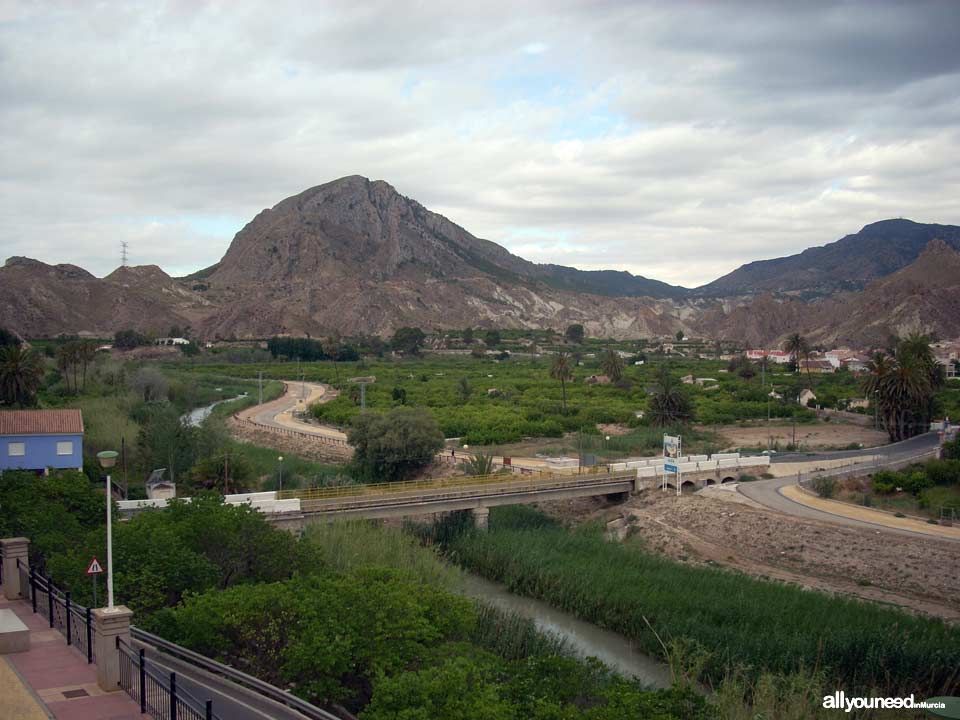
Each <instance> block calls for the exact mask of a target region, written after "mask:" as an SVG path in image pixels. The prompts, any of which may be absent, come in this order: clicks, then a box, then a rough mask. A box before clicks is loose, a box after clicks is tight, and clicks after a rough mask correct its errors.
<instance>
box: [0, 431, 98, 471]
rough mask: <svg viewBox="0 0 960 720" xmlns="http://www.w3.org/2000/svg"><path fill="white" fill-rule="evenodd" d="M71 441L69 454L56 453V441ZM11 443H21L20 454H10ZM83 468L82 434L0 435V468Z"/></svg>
mask: <svg viewBox="0 0 960 720" xmlns="http://www.w3.org/2000/svg"><path fill="white" fill-rule="evenodd" d="M58 442H69V443H72V452H71V453H70V454H69V455H58V454H57V443H58ZM11 443H23V445H24V454H23V455H22V456H16V455H15V456H11V455H10V444H11ZM48 467H52V468H57V469H66V468H69V469H73V470H82V469H83V435H80V434H77V435H4V436H3V437H0V470H43V469H45V468H48Z"/></svg>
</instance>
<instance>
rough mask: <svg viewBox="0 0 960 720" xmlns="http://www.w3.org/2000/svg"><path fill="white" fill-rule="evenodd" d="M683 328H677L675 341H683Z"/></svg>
mask: <svg viewBox="0 0 960 720" xmlns="http://www.w3.org/2000/svg"><path fill="white" fill-rule="evenodd" d="M683 337H684V335H683V330H677V334H676V338H677V342H683Z"/></svg>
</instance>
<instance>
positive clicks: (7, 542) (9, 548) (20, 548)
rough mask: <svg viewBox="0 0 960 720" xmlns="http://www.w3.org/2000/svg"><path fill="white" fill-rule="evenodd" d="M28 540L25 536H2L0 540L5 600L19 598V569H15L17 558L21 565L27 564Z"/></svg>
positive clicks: (0, 559) (0, 560)
mask: <svg viewBox="0 0 960 720" xmlns="http://www.w3.org/2000/svg"><path fill="white" fill-rule="evenodd" d="M29 548H30V541H29V540H27V538H22V537H16V538H3V539H2V540H0V562H2V563H3V594H4V596H5V597H6V598H7V600H19V599H20V571H19V570H17V560H18V559H19V560H20V564H21V565H29V562H30V560H29V558H28V557H27V554H28V550H29Z"/></svg>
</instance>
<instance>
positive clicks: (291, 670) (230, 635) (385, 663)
mask: <svg viewBox="0 0 960 720" xmlns="http://www.w3.org/2000/svg"><path fill="white" fill-rule="evenodd" d="M472 621H473V611H472V607H471V604H470V601H469V600H467V599H466V598H462V597H459V596H456V595H452V594H450V593H448V592H446V591H444V590H441V589H439V588H437V587H436V586H433V585H427V584H421V583H418V582H416V581H413V580H411V579H410V578H408V577H406V576H404V575H403V573H401V572H399V571H396V570H388V569H385V568H359V569H357V570H354V571H352V572H350V573H348V574H346V575H342V576H338V575H313V576H309V577H300V578H296V579H293V580H287V581H284V582H278V583H271V584H261V585H247V586H238V587H232V588H230V589H228V590H225V591H221V592H208V593H206V594H203V595H199V596H193V597H188V598H187V599H186V600H185V602H184V603H183V604H182V605H181V606H180V607H177V608H174V609H171V610H168V611H166V612H164V613H162V614H160V615H159V616H157V617H156V618H155V619H154V621H153V625H152V627H153V629H154V630H158V631H160V632H161V634H162V635H163V636H164V637H166V638H168V639H170V640H173V641H174V642H177V643H180V644H183V645H186V646H187V647H189V648H191V649H193V650H195V651H197V652H200V653H203V654H205V655H207V656H209V657H213V658H218V659H220V660H223V661H225V662H227V663H229V664H230V665H232V666H233V667H236V668H238V669H240V670H244V671H246V672H252V673H254V674H256V675H258V676H259V677H260V678H262V679H264V680H266V681H268V682H272V683H274V684H277V685H281V686H285V685H293V686H295V687H296V692H297V694H298V695H301V696H303V697H305V698H306V699H308V700H310V701H311V702H314V703H320V704H329V703H331V702H342V703H344V704H345V705H346V706H347V707H348V709H350V710H352V711H354V712H356V711H357V710H359V708H360V707H362V704H363V702H364V701H365V700H366V698H368V697H369V695H370V692H371V687H372V684H373V682H374V681H375V680H376V679H377V678H381V677H384V676H392V675H395V674H397V673H399V672H401V671H402V670H403V669H404V668H405V667H407V666H408V665H409V664H410V663H412V662H413V661H415V660H417V659H419V658H421V657H423V656H424V655H425V653H426V650H427V648H429V647H430V646H432V645H435V644H437V643H440V642H443V641H444V640H456V639H459V638H462V637H463V636H464V635H465V634H466V633H467V632H468V630H469V628H470V626H471V624H472ZM378 682H379V681H378Z"/></svg>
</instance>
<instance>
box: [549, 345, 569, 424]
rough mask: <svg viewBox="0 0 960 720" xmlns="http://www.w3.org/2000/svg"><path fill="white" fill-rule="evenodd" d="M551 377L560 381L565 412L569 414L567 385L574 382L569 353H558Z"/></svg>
mask: <svg viewBox="0 0 960 720" xmlns="http://www.w3.org/2000/svg"><path fill="white" fill-rule="evenodd" d="M550 377H552V378H553V379H554V380H559V381H560V392H561V394H562V397H563V412H564V413H566V412H567V383H568V382H570V381H571V380H573V366H572V364H571V359H570V355H569V353H565V352H561V353H557V355H556V357H554V358H553V364H552V365H551V366H550Z"/></svg>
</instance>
